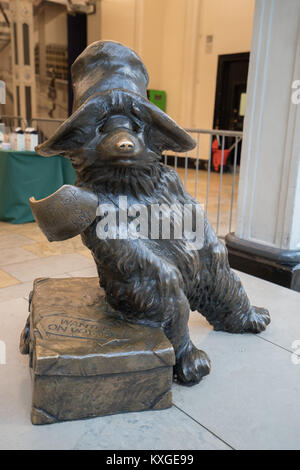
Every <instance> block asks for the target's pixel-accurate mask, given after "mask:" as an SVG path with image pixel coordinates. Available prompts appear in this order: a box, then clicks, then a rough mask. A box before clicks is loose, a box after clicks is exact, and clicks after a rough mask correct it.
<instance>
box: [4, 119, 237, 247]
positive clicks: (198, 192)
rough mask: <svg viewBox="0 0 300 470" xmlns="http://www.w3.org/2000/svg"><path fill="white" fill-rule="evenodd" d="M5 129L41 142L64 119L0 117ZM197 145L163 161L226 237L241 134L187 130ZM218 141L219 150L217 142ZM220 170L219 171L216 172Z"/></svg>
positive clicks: (231, 218) (233, 204)
mask: <svg viewBox="0 0 300 470" xmlns="http://www.w3.org/2000/svg"><path fill="white" fill-rule="evenodd" d="M1 119H2V121H3V122H4V123H5V125H6V126H8V127H9V128H11V129H13V128H15V127H17V126H21V127H23V129H25V128H26V127H27V126H28V125H31V126H33V127H35V128H36V129H37V131H38V134H39V142H43V141H44V140H46V139H48V138H49V137H50V136H51V135H52V134H53V133H54V132H55V130H56V129H57V127H58V126H59V125H60V124H61V123H62V122H63V119H48V118H32V120H31V122H30V123H27V122H26V120H25V119H24V118H21V117H20V116H3V115H2V116H1ZM186 131H187V132H189V133H190V134H191V135H192V137H194V139H195V140H196V143H197V146H196V147H195V149H194V150H192V151H191V152H187V153H186V154H175V153H173V152H164V154H163V156H162V161H163V162H164V163H165V164H167V165H170V166H173V167H174V169H175V170H176V171H177V172H178V173H179V175H180V177H181V179H182V182H183V184H184V185H185V187H186V189H187V190H188V192H189V193H190V194H192V195H193V196H194V198H195V199H197V200H198V201H199V202H200V203H201V204H203V206H204V209H205V212H206V213H207V215H208V219H209V221H210V222H211V224H212V226H213V228H214V229H215V231H216V233H217V235H218V236H219V237H220V238H223V237H224V236H225V235H226V234H227V233H229V232H231V231H233V230H234V221H235V210H236V197H237V185H238V155H239V152H240V143H241V140H242V136H243V134H242V132H237V131H221V130H216V129H212V130H211V129H186ZM217 141H218V142H219V144H218V147H219V148H218V149H217V148H216V147H217V145H216V142H217ZM216 170H217V171H216Z"/></svg>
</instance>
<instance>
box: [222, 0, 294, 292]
mask: <svg viewBox="0 0 300 470" xmlns="http://www.w3.org/2000/svg"><path fill="white" fill-rule="evenodd" d="M297 80H300V2H299V0H285V1H284V2H283V1H282V0H257V1H256V9H255V15H254V26H253V38H252V48H251V55H250V64H249V76H248V88H247V108H246V116H245V122H244V139H243V148H242V155H241V168H240V181H239V196H238V206H237V220H236V232H235V234H229V235H227V237H226V245H227V248H228V251H229V260H230V263H231V265H232V267H234V268H237V269H240V270H241V271H244V272H248V273H249V274H254V275H256V276H258V277H262V278H263V279H267V280H270V281H272V282H276V283H278V284H280V285H284V286H286V287H291V288H292V289H295V290H298V291H300V264H299V263H300V99H299V97H300V93H299V91H298V90H297V88H295V87H299V85H300V81H299V82H297Z"/></svg>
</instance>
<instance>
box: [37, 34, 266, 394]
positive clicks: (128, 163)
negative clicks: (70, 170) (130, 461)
mask: <svg viewBox="0 0 300 470" xmlns="http://www.w3.org/2000/svg"><path fill="white" fill-rule="evenodd" d="M72 80H73V89H74V110H73V114H72V115H71V116H70V117H69V118H68V119H67V120H66V121H65V122H64V123H63V124H62V125H61V126H60V127H59V128H58V129H57V131H56V132H55V134H54V135H53V136H52V137H51V138H50V139H48V140H47V141H46V142H44V143H42V144H41V145H39V146H38V147H37V148H36V151H37V152H38V153H39V154H40V155H42V156H45V157H49V156H52V155H57V154H60V155H63V156H65V157H67V158H68V159H70V161H71V162H72V165H73V167H74V168H75V170H76V174H77V180H76V185H75V186H70V185H66V186H63V187H62V188H60V190H58V191H57V192H56V193H54V194H53V195H51V196H49V197H48V198H45V199H44V200H41V201H35V200H34V199H32V200H31V207H32V210H33V213H34V215H35V218H36V220H37V221H38V223H39V225H40V227H41V229H42V230H43V232H44V233H45V234H46V236H47V237H48V239H49V240H50V241H53V240H64V239H67V238H71V237H73V236H76V235H78V234H81V237H82V241H83V243H84V245H86V246H87V247H88V248H89V249H90V250H91V252H92V254H93V257H94V260H95V262H96V265H97V269H98V274H99V280H100V286H101V287H102V288H103V289H104V291H105V295H106V301H107V303H108V305H109V306H110V307H111V308H112V309H113V310H114V311H116V312H119V313H120V314H121V315H122V316H123V318H124V319H126V320H127V321H130V322H136V323H141V324H144V325H148V326H153V327H159V328H162V329H163V331H164V332H165V334H166V336H167V338H168V339H169V341H170V342H171V343H172V345H173V348H174V351H175V357H176V365H175V367H174V378H175V380H177V381H178V382H179V383H182V384H187V385H193V384H196V383H198V382H199V381H200V380H201V378H202V377H203V376H205V375H206V374H208V373H209V371H210V360H209V358H208V357H207V355H206V354H205V352H203V351H201V350H199V349H197V348H196V347H195V346H194V344H193V343H192V341H191V339H190V337H189V330H188V319H189V312H190V310H193V311H194V310H197V311H198V312H200V313H201V314H202V315H204V316H205V317H206V319H207V320H208V322H209V323H210V324H211V325H212V326H213V328H214V329H215V330H222V331H227V332H230V333H244V332H249V333H260V332H261V331H263V330H264V329H265V328H266V326H267V325H268V323H269V322H270V317H269V313H268V311H267V310H265V309H263V308H258V307H255V306H252V305H250V302H249V300H248V297H247V294H246V292H245V290H244V288H243V286H242V284H241V282H240V280H239V278H238V276H237V275H236V274H235V273H234V272H233V271H231V269H230V267H229V264H228V259H227V251H226V248H225V246H224V244H223V243H222V242H221V241H220V240H219V239H218V238H217V236H216V235H215V233H214V231H213V229H212V228H211V226H210V224H209V222H208V220H207V218H206V215H205V213H204V211H203V209H202V206H201V205H200V204H199V203H198V202H197V201H196V200H195V199H193V198H192V197H191V196H190V195H189V194H188V193H187V192H186V190H185V188H184V187H183V185H182V183H181V180H180V177H179V176H178V174H177V172H176V171H175V170H173V169H171V168H169V167H168V166H166V165H164V164H162V163H161V154H162V151H167V150H171V151H175V152H186V151H189V150H191V149H192V148H194V147H195V142H194V140H193V139H192V138H191V137H190V135H189V134H188V133H187V132H185V131H184V130H183V129H182V128H181V127H179V126H178V125H177V124H176V123H175V122H174V121H173V120H172V119H171V118H170V117H169V116H168V115H166V114H165V113H164V112H163V111H162V110H161V109H159V108H158V107H157V106H155V105H154V104H153V103H151V102H149V101H148V99H147V85H148V74H147V71H146V69H145V66H144V65H143V63H142V61H141V59H140V58H139V57H138V55H137V54H136V53H135V52H134V51H133V50H131V49H130V48H128V47H125V46H123V45H122V44H119V43H117V42H113V41H98V42H94V43H93V44H91V45H90V46H88V47H87V48H86V49H85V50H84V51H83V52H82V54H81V55H80V56H79V57H78V58H77V59H76V61H75V62H74V64H73V66H72ZM125 199H126V203H127V204H128V211H127V212H128V213H127V214H125V215H128V214H129V215H128V218H127V219H126V217H124V210H123V209H122V207H123V206H122V204H121V203H120V201H122V203H123V202H124V201H125ZM162 206H163V207H164V208H165V207H166V206H168V207H177V209H180V208H183V207H185V206H187V207H189V208H192V209H191V210H190V214H194V215H195V217H196V216H197V217H198V219H199V217H200V225H201V227H202V239H201V243H199V240H198V244H197V243H196V244H194V246H191V245H193V244H191V239H190V238H189V236H188V237H178V236H174V232H175V228H176V227H175V226H176V223H175V222H174V217H173V218H172V217H171V218H170V219H169V220H170V221H171V222H170V224H171V230H170V236H169V237H168V236H162V235H163V234H162V230H159V234H158V236H157V233H156V236H153V237H151V236H150V235H149V236H147V234H145V233H144V232H145V230H143V234H140V235H141V236H135V237H134V236H129V235H130V234H129V235H128V230H127V229H128V226H129V224H130V223H132V222H133V221H134V216H133V215H132V214H133V212H132V207H135V208H138V209H139V210H137V211H136V216H138V215H141V212H143V210H142V209H141V208H142V207H146V212H147V211H151V210H153V207H154V208H156V209H157V207H158V208H160V207H162ZM101 207H102V208H103V207H104V208H105V207H106V208H108V207H113V208H114V217H115V218H114V220H116V221H117V222H116V223H117V227H116V228H117V229H118V230H117V231H116V230H112V229H111V228H110V227H108V225H109V223H107V224H106V226H107V227H108V228H107V227H106V229H107V232H106V236H103V233H105V228H104V229H103V230H102V229H101V227H102V228H103V226H104V224H103V223H102V225H101V222H103V220H105V217H106V216H107V212H105V210H102V211H101V210H100V209H101ZM99 208H100V209H99ZM130 208H131V212H130ZM163 216H164V211H163V210H162V211H160V215H159V217H160V218H163ZM193 217H194V216H193ZM193 217H192V218H193ZM197 217H196V218H197ZM108 220H113V217H111V218H110V219H109V218H107V221H108ZM193 220H194V219H193ZM198 222H199V221H198ZM198 222H197V220H196V223H198ZM194 226H195V223H194V221H193V224H192V228H191V229H190V232H191V231H193V227H194ZM100 232H101V233H100ZM116 232H117V235H116ZM138 233H139V232H138V228H137V229H136V234H138ZM101 234H102V235H101ZM172 234H173V235H172ZM200 238H201V237H200Z"/></svg>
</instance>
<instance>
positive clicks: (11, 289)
mask: <svg viewBox="0 0 300 470" xmlns="http://www.w3.org/2000/svg"><path fill="white" fill-rule="evenodd" d="M18 282H19V281H18ZM31 289H32V281H29V282H22V283H19V284H16V285H12V286H8V287H3V288H2V289H0V304H1V302H5V301H8V300H13V299H18V298H24V299H28V295H29V292H30V291H31ZM0 309H1V306H0Z"/></svg>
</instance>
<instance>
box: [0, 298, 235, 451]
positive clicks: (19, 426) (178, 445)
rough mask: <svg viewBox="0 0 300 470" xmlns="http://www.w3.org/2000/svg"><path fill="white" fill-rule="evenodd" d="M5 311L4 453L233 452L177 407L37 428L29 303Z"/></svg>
mask: <svg viewBox="0 0 300 470" xmlns="http://www.w3.org/2000/svg"><path fill="white" fill-rule="evenodd" d="M0 306H1V314H0V339H1V340H2V341H5V343H6V346H7V351H6V356H7V361H6V362H7V363H6V365H3V364H2V365H0V449H73V448H75V449H165V448H167V449H227V448H228V446H226V444H224V443H223V442H222V441H221V440H219V439H218V438H217V437H215V436H214V435H212V434H211V433H209V432H208V431H207V430H205V429H204V428H203V427H201V426H200V425H199V424H197V423H195V422H194V421H193V420H192V419H190V418H188V417H187V416H186V415H185V414H183V413H182V412H181V411H179V410H177V409H176V408H175V407H172V408H171V409H168V410H164V411H161V412H160V411H149V412H143V413H129V414H123V415H115V416H107V417H103V418H97V419H91V420H83V421H76V422H75V421H74V422H68V423H60V424H54V425H48V426H33V425H32V424H31V423H30V404H31V384H30V376H29V370H28V357H27V356H22V355H20V354H19V351H18V347H19V336H20V332H21V330H22V328H23V326H24V324H25V321H26V318H27V314H28V313H27V302H26V301H25V300H24V299H15V300H11V301H7V302H2V303H1V304H0ZM179 424H180V425H179Z"/></svg>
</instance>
